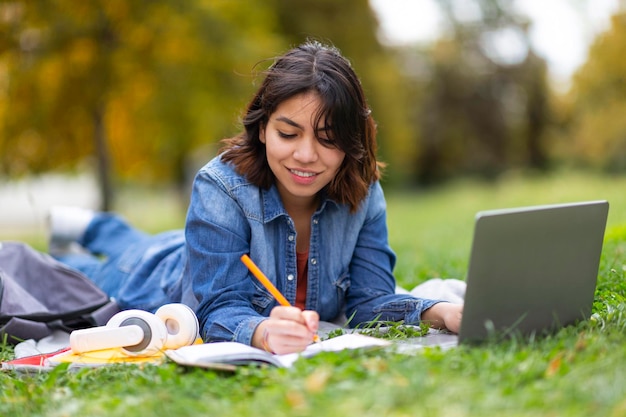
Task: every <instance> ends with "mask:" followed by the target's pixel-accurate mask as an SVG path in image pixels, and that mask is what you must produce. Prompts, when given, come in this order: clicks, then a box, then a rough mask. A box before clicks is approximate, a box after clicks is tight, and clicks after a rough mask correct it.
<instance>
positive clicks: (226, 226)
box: [183, 157, 436, 344]
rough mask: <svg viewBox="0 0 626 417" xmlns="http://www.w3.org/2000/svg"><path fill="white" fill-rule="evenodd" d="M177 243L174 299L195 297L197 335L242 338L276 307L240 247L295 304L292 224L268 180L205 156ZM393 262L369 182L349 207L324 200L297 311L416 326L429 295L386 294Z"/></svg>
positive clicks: (381, 209) (377, 196)
mask: <svg viewBox="0 0 626 417" xmlns="http://www.w3.org/2000/svg"><path fill="white" fill-rule="evenodd" d="M185 240H186V246H187V256H188V260H187V268H186V271H185V274H184V278H183V280H184V281H185V283H184V287H185V289H184V293H185V294H183V301H184V302H187V303H192V302H194V301H195V300H192V297H189V295H190V291H193V294H194V295H195V297H196V299H197V301H198V303H199V304H198V305H197V307H196V312H197V314H198V318H199V320H200V328H201V329H202V330H201V335H202V337H203V338H204V340H205V341H214V340H233V341H237V342H241V343H245V344H250V343H251V340H252V335H253V333H254V330H255V328H256V326H257V325H258V324H259V323H260V322H261V321H262V320H264V319H266V318H267V317H268V316H269V313H270V311H271V309H272V308H273V307H274V306H275V305H276V304H277V303H276V301H275V299H274V298H273V297H272V295H271V294H270V293H269V292H268V291H267V290H266V289H265V288H264V287H263V286H262V285H261V284H260V282H258V281H257V280H256V278H254V276H253V275H252V274H251V273H250V272H249V271H248V269H247V268H246V266H245V265H244V264H243V263H242V262H241V261H240V257H241V255H243V254H249V255H250V257H251V258H252V260H253V261H254V262H255V263H256V264H257V265H258V266H259V268H260V269H261V270H262V271H263V272H264V273H265V275H267V277H268V278H269V279H270V280H271V281H272V282H273V283H274V284H275V285H276V287H277V288H278V290H279V291H280V292H281V293H282V294H283V295H284V296H285V297H286V298H287V300H289V302H290V303H292V304H294V303H295V298H296V282H297V276H296V230H295V227H294V223H293V221H292V219H291V218H290V217H289V215H288V214H287V212H286V211H285V209H284V207H283V204H282V202H281V199H280V196H279V194H278V190H277V188H276V187H275V186H272V187H271V188H270V189H269V190H263V189H260V188H258V187H257V186H255V185H253V184H251V183H249V182H248V181H247V180H246V178H245V177H243V176H241V175H239V174H237V173H236V172H235V171H234V169H233V167H232V166H230V165H227V164H225V163H224V162H222V161H221V159H220V158H219V157H217V158H215V159H213V160H212V161H210V162H209V163H208V164H207V165H205V166H204V167H203V168H202V169H201V170H200V171H199V172H198V174H197V176H196V178H195V181H194V185H193V192H192V197H191V203H190V206H189V211H188V214H187V223H186V227H185ZM394 264H395V255H394V253H393V252H392V250H391V248H390V247H389V244H388V240H387V225H386V203H385V198H384V195H383V191H382V188H381V186H380V184H379V183H378V182H377V183H374V184H373V185H372V186H371V187H370V191H369V194H368V196H367V198H366V199H365V200H364V201H363V202H362V204H361V205H360V207H359V209H358V211H357V212H356V213H350V211H349V207H348V206H346V205H343V204H338V203H336V202H335V201H333V200H331V199H323V200H322V203H321V205H320V207H319V209H318V210H317V211H316V212H315V214H314V215H313V217H312V219H311V241H310V247H309V264H308V288H307V296H306V309H308V310H315V311H317V312H318V313H319V315H320V319H321V320H323V321H333V320H335V319H337V318H338V317H341V316H342V315H344V314H345V315H346V316H347V317H352V320H351V322H350V324H351V325H356V324H358V323H362V322H366V321H370V320H374V319H376V318H378V319H379V320H392V321H399V320H403V321H404V322H405V323H407V324H417V323H419V321H420V317H421V314H422V312H423V311H424V310H426V309H427V308H429V307H431V306H432V305H434V304H435V303H436V301H433V300H424V299H418V298H415V297H412V296H410V295H400V294H395V279H394V277H393V275H392V270H393V267H394Z"/></svg>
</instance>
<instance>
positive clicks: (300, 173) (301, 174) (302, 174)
mask: <svg viewBox="0 0 626 417" xmlns="http://www.w3.org/2000/svg"><path fill="white" fill-rule="evenodd" d="M289 172H291V173H292V174H294V175H297V176H299V177H304V178H310V177H314V176H316V175H317V174H316V173H315V172H304V171H298V170H297V169H290V170H289Z"/></svg>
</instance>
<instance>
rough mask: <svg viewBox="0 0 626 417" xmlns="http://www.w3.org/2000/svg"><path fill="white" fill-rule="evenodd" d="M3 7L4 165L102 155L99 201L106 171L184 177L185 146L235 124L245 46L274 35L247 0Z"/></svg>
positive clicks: (27, 169) (257, 50)
mask: <svg viewBox="0 0 626 417" xmlns="http://www.w3.org/2000/svg"><path fill="white" fill-rule="evenodd" d="M0 15H1V16H3V20H2V23H1V25H0V31H1V32H2V37H1V39H2V41H0V42H2V44H0V47H1V50H0V51H1V53H0V72H1V73H3V74H5V78H6V79H7V80H8V81H7V83H6V85H7V87H6V88H5V89H3V90H0V129H1V130H0V158H2V159H1V161H2V168H1V169H2V171H3V174H5V175H9V176H15V175H20V174H26V173H41V172H45V171H47V170H50V169H59V168H73V167H76V166H77V165H79V164H81V163H84V161H85V160H86V159H87V160H89V159H95V158H96V157H97V160H98V161H99V163H98V166H99V172H100V183H101V188H102V195H103V197H102V201H103V206H104V207H103V208H104V209H107V208H109V207H110V206H111V204H112V188H111V185H110V184H111V181H112V179H124V178H132V179H133V180H139V181H143V182H146V183H158V182H161V181H169V179H171V178H176V179H177V181H178V183H179V184H182V183H185V184H186V183H187V181H186V180H187V178H186V177H185V172H186V171H187V165H188V164H189V154H190V153H191V152H192V150H194V149H196V148H198V147H199V146H200V145H202V144H207V143H212V142H216V141H217V140H219V139H221V138H222V137H224V136H226V135H227V134H230V133H232V132H233V131H234V127H233V120H234V119H235V118H236V110H233V109H237V108H239V107H241V106H242V97H247V96H248V95H249V94H248V92H249V91H250V90H251V87H252V85H251V80H250V78H249V77H244V76H242V75H241V74H249V73H250V69H251V68H250V62H251V58H252V59H253V60H254V59H260V58H261V57H262V56H265V55H266V54H267V51H270V50H271V51H275V50H277V49H278V45H280V44H281V38H280V37H279V36H277V35H276V34H275V30H274V27H273V23H272V22H273V18H272V13H271V10H269V8H268V6H266V5H264V4H263V3H262V2H254V1H247V2H241V3H235V2H221V1H220V2H202V3H200V2H193V1H183V2H180V1H174V0H163V1H148V0H137V1H132V2H128V1H126V0H91V1H85V2H78V3H77V2H75V1H72V0H55V1H49V2H48V1H29V2H26V1H13V2H5V3H3V4H1V5H0ZM244 93H245V94H244Z"/></svg>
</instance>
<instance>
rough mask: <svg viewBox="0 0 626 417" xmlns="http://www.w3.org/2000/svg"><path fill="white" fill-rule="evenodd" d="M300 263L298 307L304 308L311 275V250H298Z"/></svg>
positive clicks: (297, 256) (297, 293) (297, 289)
mask: <svg viewBox="0 0 626 417" xmlns="http://www.w3.org/2000/svg"><path fill="white" fill-rule="evenodd" d="M296 260H297V263H298V281H297V286H296V307H298V308H300V309H302V310H304V308H305V306H306V287H307V281H308V279H307V277H308V275H309V251H306V252H302V253H300V252H296Z"/></svg>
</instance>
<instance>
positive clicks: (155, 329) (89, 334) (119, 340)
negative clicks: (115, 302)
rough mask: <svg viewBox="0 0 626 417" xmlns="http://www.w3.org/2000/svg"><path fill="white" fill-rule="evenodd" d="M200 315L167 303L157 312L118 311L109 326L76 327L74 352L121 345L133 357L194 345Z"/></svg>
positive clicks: (73, 343) (71, 338) (73, 337)
mask: <svg viewBox="0 0 626 417" xmlns="http://www.w3.org/2000/svg"><path fill="white" fill-rule="evenodd" d="M199 330H200V326H199V324H198V318H197V317H196V315H195V313H194V312H193V310H192V309H191V308H189V307H188V306H186V305H185V304H178V303H176V304H166V305H164V306H162V307H160V308H159V309H158V310H157V311H156V312H155V313H154V314H152V313H148V312H147V311H143V310H125V311H122V312H120V313H117V314H116V315H114V316H113V317H111V319H110V320H109V321H108V322H107V324H106V326H100V327H92V328H89V329H80V330H74V331H73V332H72V333H71V334H70V347H71V348H72V352H73V353H86V352H91V351H94V350H102V349H111V348H121V350H122V352H124V353H125V354H127V355H129V356H142V355H144V356H148V355H152V354H154V353H156V352H158V351H160V350H164V349H177V348H179V347H182V346H187V345H191V344H192V343H193V342H194V341H195V340H196V338H197V337H198V334H199Z"/></svg>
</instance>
